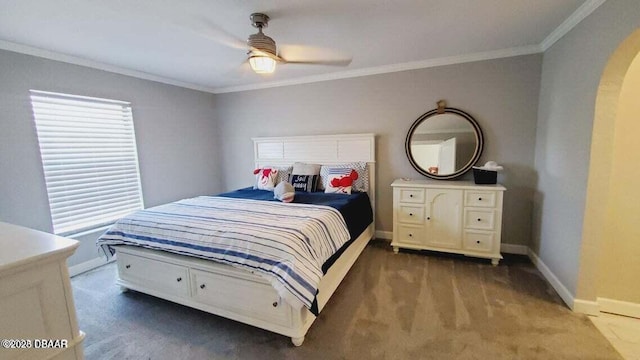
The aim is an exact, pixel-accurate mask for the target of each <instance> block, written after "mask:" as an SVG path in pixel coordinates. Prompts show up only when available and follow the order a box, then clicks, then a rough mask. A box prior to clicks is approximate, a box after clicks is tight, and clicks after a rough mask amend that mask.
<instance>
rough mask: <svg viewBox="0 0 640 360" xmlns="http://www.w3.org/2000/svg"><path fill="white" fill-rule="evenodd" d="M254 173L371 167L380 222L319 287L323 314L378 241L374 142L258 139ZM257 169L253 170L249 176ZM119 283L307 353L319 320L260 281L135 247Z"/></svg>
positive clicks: (352, 137) (367, 137)
mask: <svg viewBox="0 0 640 360" xmlns="http://www.w3.org/2000/svg"><path fill="white" fill-rule="evenodd" d="M253 143H254V155H255V165H256V167H260V166H267V165H272V166H288V165H292V164H293V163H294V162H296V161H300V162H307V163H314V164H323V165H329V164H341V163H348V162H354V161H362V162H366V163H367V165H368V167H369V191H368V194H369V197H370V198H371V206H372V208H373V209H374V212H373V214H374V222H373V223H372V224H371V225H369V227H367V228H366V229H365V231H364V232H363V233H362V234H361V235H360V236H359V237H358V238H357V239H356V240H355V241H354V242H353V243H352V244H351V246H349V248H347V250H345V252H344V253H343V254H342V255H341V256H340V258H339V259H338V260H336V262H335V263H334V264H333V265H332V266H331V268H330V269H329V270H328V271H327V273H326V274H325V276H324V277H323V278H322V280H321V282H320V285H319V292H318V295H317V303H318V310H322V309H323V308H324V306H325V305H326V303H327V301H328V300H329V298H330V297H331V295H332V294H333V293H334V292H335V290H336V289H337V288H338V285H340V282H342V279H344V277H345V276H346V274H347V272H348V271H349V269H350V268H351V266H352V265H353V264H354V263H355V262H356V260H357V259H358V257H359V256H360V254H361V253H362V251H363V250H364V248H365V247H366V245H367V243H368V242H369V240H370V239H371V238H373V236H374V233H375V228H374V223H375V206H374V205H375V173H376V172H375V136H374V134H344V135H320V136H288V137H268V138H264V137H263V138H253ZM251 170H252V169H247V171H248V172H250V171H251ZM116 251H117V255H118V256H117V263H118V264H117V265H118V280H117V284H118V285H120V286H121V287H122V288H123V290H127V289H132V290H136V291H139V292H143V293H146V294H150V295H153V296H156V297H159V298H162V299H166V300H170V301H173V302H176V303H179V304H182V305H186V306H190V307H193V308H196V309H200V310H203V311H206V312H209V313H212V314H216V315H220V316H223V317H226V318H229V319H233V320H236V321H240V322H243V323H246V324H249V325H253V326H256V327H259V328H262V329H265V330H269V331H272V332H275V333H278V334H282V335H285V336H289V337H291V341H292V342H293V344H294V345H295V346H300V345H302V342H303V341H304V337H305V334H306V333H307V331H308V330H309V327H310V326H311V324H312V323H313V321H314V320H315V318H316V317H315V316H314V315H313V314H312V313H311V312H310V311H309V310H308V309H307V308H305V307H303V308H302V309H300V310H295V309H294V308H292V307H291V306H290V305H289V304H288V303H286V302H284V301H282V300H281V299H280V297H279V296H278V294H277V293H276V291H275V289H273V287H271V285H270V284H269V282H268V281H267V280H266V279H264V278H263V277H262V276H260V275H258V274H254V273H252V272H249V271H246V270H242V269H237V268H234V267H231V266H229V265H225V264H221V263H216V262H213V261H208V260H203V259H198V258H193V257H188V256H181V255H175V254H171V253H167V252H162V251H155V250H149V249H145V248H139V247H134V246H117V247H116Z"/></svg>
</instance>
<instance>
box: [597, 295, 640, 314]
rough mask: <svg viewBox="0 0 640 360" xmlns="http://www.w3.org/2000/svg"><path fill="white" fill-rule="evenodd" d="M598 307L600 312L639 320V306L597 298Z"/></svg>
mask: <svg viewBox="0 0 640 360" xmlns="http://www.w3.org/2000/svg"><path fill="white" fill-rule="evenodd" d="M598 305H600V311H601V312H606V313H612V314H618V315H624V316H630V317H634V318H640V304H636V303H632V302H627V301H620V300H613V299H607V298H600V297H599V298H598Z"/></svg>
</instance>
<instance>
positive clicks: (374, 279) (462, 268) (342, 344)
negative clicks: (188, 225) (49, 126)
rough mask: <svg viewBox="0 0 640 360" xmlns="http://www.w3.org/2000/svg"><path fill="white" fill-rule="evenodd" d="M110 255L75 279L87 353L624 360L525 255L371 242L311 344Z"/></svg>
mask: <svg viewBox="0 0 640 360" xmlns="http://www.w3.org/2000/svg"><path fill="white" fill-rule="evenodd" d="M115 278H116V269H115V266H114V265H113V264H110V265H107V266H104V267H102V268H99V269H96V270H93V271H91V272H88V273H86V274H83V275H79V276H76V277H74V278H73V279H72V284H73V290H74V297H75V301H76V308H77V309H78V319H79V323H80V328H81V329H82V330H83V331H85V332H86V334H87V336H86V339H85V341H84V349H85V356H86V358H87V359H621V357H620V355H619V354H618V353H617V352H616V351H615V350H614V349H613V347H612V346H611V345H610V344H609V342H608V341H607V340H606V339H605V337H604V336H603V335H601V334H600V332H598V330H597V329H596V328H595V327H594V326H593V324H592V323H591V322H590V321H589V320H588V319H587V317H586V316H585V315H581V314H574V313H573V312H571V311H570V310H569V309H568V308H567V307H566V306H565V305H564V304H563V302H562V300H561V299H560V298H559V296H558V295H557V294H556V293H555V292H554V290H553V289H552V288H551V286H550V285H549V284H548V283H547V282H546V281H545V280H544V278H543V277H542V276H541V274H540V273H539V272H538V271H537V270H536V269H535V268H534V267H533V265H532V264H531V263H530V262H529V260H528V259H527V258H525V257H521V256H507V257H506V259H505V260H503V261H502V262H501V263H500V265H499V266H497V267H493V266H491V265H490V263H489V261H487V260H478V259H471V258H465V257H457V256H450V255H443V254H436V253H430V252H413V251H401V252H400V254H397V255H396V254H393V252H392V251H391V247H390V246H389V245H388V242H386V241H377V240H374V241H372V242H371V243H370V244H369V246H368V247H367V248H366V249H365V251H364V252H363V254H362V255H361V256H360V258H359V259H358V261H357V263H356V264H355V265H354V267H353V268H352V269H351V271H350V272H349V274H348V275H347V277H346V278H345V280H344V281H343V282H342V284H341V285H340V287H339V288H338V290H337V291H336V293H335V294H334V295H333V297H332V298H331V300H330V301H329V303H328V304H327V306H326V307H325V309H324V310H323V312H322V313H321V314H320V317H319V318H318V319H317V320H316V321H315V323H314V324H313V325H312V326H311V329H310V330H309V332H308V333H307V337H306V339H305V342H304V344H303V345H302V346H301V347H299V348H296V347H293V345H292V344H291V341H290V339H289V338H286V337H284V336H280V335H277V334H273V333H270V332H267V331H264V330H260V329H257V328H254V327H251V326H248V325H244V324H240V323H237V322H234V321H231V320H227V319H224V318H221V317H218V316H215V315H210V314H207V313H204V312H201V311H198V310H194V309H190V308H187V307H184V306H181V305H177V304H174V303H171V302H168V301H164V300H160V299H157V298H154V297H152V296H148V295H144V294H141V293H136V292H127V293H120V291H119V288H118V287H117V286H116V285H115V284H114V281H115Z"/></svg>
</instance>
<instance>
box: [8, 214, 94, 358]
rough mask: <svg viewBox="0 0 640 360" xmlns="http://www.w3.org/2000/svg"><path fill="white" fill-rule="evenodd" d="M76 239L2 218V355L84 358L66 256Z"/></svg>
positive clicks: (72, 250) (72, 248)
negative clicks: (22, 225)
mask: <svg viewBox="0 0 640 360" xmlns="http://www.w3.org/2000/svg"><path fill="white" fill-rule="evenodd" d="M77 247H78V242H77V241H75V240H71V239H67V238H63V237H60V236H56V235H52V234H48V233H44V232H40V231H36V230H31V229H27V228H24V227H20V226H16V225H11V224H7V223H3V222H0V284H2V285H1V286H0V340H2V344H0V359H34V360H36V359H57V360H61V359H82V358H83V352H82V340H83V339H84V333H83V332H82V331H80V330H79V329H78V321H77V319H76V310H75V307H74V304H73V294H72V293H71V282H70V280H69V271H68V269H67V263H66V260H67V258H68V257H69V256H71V254H73V252H74V251H75V250H76V248H77Z"/></svg>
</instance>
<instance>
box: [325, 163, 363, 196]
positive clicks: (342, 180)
mask: <svg viewBox="0 0 640 360" xmlns="http://www.w3.org/2000/svg"><path fill="white" fill-rule="evenodd" d="M357 179H358V172H357V171H355V170H353V169H349V168H343V169H331V170H330V171H329V174H328V176H327V186H326V187H325V189H324V192H325V193H336V194H351V188H352V186H353V182H354V181H356V180H357Z"/></svg>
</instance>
